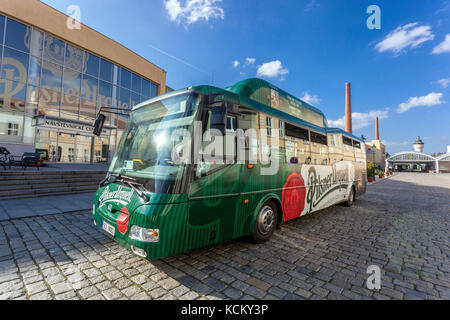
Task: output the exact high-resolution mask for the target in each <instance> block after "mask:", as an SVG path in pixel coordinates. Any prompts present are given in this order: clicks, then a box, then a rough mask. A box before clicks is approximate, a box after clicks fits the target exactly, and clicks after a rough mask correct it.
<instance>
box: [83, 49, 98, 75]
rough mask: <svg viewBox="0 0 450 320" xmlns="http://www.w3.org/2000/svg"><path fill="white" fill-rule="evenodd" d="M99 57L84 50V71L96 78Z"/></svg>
mask: <svg viewBox="0 0 450 320" xmlns="http://www.w3.org/2000/svg"><path fill="white" fill-rule="evenodd" d="M99 63H100V59H99V57H97V56H94V55H93V54H91V53H89V52H86V53H85V55H84V68H85V70H83V71H84V73H86V74H88V75H90V76H93V77H96V78H98V71H99Z"/></svg>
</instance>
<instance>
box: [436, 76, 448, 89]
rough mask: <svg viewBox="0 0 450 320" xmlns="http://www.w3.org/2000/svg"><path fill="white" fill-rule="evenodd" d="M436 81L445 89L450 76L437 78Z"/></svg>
mask: <svg viewBox="0 0 450 320" xmlns="http://www.w3.org/2000/svg"><path fill="white" fill-rule="evenodd" d="M437 82H438V83H439V84H440V85H441V87H442V88H443V89H445V88H447V87H448V85H449V84H450V78H447V79H441V80H438V81H437Z"/></svg>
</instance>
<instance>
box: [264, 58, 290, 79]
mask: <svg viewBox="0 0 450 320" xmlns="http://www.w3.org/2000/svg"><path fill="white" fill-rule="evenodd" d="M288 73H289V70H288V69H286V68H284V67H283V64H282V63H281V61H280V60H275V61H271V62H266V63H264V64H262V65H260V66H258V72H257V74H256V76H257V77H267V78H277V77H282V76H284V75H286V74H288Z"/></svg>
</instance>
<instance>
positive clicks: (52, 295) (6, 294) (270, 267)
mask: <svg viewBox="0 0 450 320" xmlns="http://www.w3.org/2000/svg"><path fill="white" fill-rule="evenodd" d="M449 199H450V175H426V174H424V175H421V174H407V173H404V174H399V175H397V176H394V177H393V178H390V179H388V180H386V181H384V182H381V183H378V184H375V185H372V186H370V187H369V189H368V192H367V194H366V195H364V196H363V197H361V198H360V199H359V200H358V201H357V202H356V204H355V205H354V206H353V207H352V208H345V207H341V206H335V207H332V208H329V209H327V210H323V211H321V212H319V213H316V214H313V215H311V216H307V217H305V218H302V219H300V220H297V221H294V222H291V223H288V224H286V225H284V226H283V227H282V228H281V230H279V231H278V232H277V233H276V234H275V235H274V237H273V239H272V240H271V241H269V242H268V243H266V244H263V245H255V244H252V243H250V242H249V241H247V240H246V239H238V240H234V241H230V242H227V243H225V244H221V245H216V246H213V247H209V248H205V249H201V250H196V251H194V252H190V253H187V254H183V255H179V256H177V257H171V258H167V259H163V260H158V261H155V262H149V261H147V260H144V259H141V258H139V257H137V256H135V255H133V254H132V253H131V252H129V251H127V250H125V249H123V248H121V247H120V246H118V245H117V244H116V243H115V242H112V241H111V240H109V239H108V238H107V237H106V236H105V235H103V234H102V233H101V232H99V231H97V230H96V229H94V227H93V224H92V220H91V216H90V213H87V212H84V213H79V214H73V213H72V214H60V215H53V216H41V217H35V218H24V219H19V220H10V221H4V222H1V223H0V299H450V240H449V234H450V201H449ZM370 265H378V266H380V268H381V270H382V283H381V285H382V287H381V290H378V291H370V290H368V289H367V288H366V280H367V277H368V276H369V275H368V274H366V270H367V267H368V266H370Z"/></svg>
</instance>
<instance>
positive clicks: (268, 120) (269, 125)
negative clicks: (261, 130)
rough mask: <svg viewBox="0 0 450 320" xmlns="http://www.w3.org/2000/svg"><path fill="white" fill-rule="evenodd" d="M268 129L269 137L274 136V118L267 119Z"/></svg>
mask: <svg viewBox="0 0 450 320" xmlns="http://www.w3.org/2000/svg"><path fill="white" fill-rule="evenodd" d="M266 128H267V136H268V137H271V136H272V118H271V117H266Z"/></svg>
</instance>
